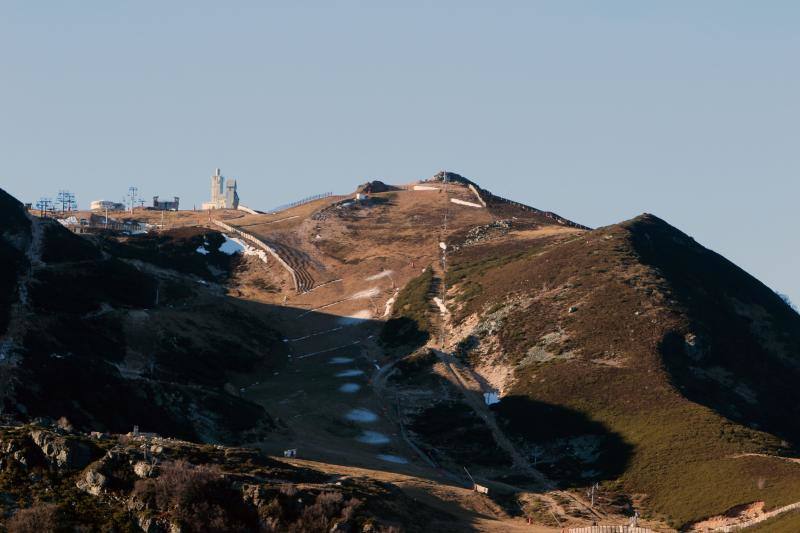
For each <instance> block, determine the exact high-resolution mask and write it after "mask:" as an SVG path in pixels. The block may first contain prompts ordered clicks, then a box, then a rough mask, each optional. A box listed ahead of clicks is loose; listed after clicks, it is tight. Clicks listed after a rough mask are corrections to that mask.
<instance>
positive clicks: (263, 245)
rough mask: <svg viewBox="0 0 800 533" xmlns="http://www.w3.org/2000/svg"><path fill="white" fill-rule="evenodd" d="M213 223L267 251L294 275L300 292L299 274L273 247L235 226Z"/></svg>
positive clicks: (295, 287)
mask: <svg viewBox="0 0 800 533" xmlns="http://www.w3.org/2000/svg"><path fill="white" fill-rule="evenodd" d="M212 222H213V223H214V224H216V225H217V226H219V227H220V228H222V229H224V230H225V231H230V232H231V233H235V234H236V235H238V236H240V237H241V238H243V239H244V240H246V241H249V242H251V243H253V244H255V245H256V246H258V247H259V248H262V249H264V250H266V251H267V252H268V253H269V254H270V255H271V256H272V257H274V258H275V260H276V261H278V263H280V264H281V266H282V267H283V268H285V269H286V270H287V271H288V272H289V274H291V275H292V281H294V289H295V290H296V291H298V292H300V290H301V287H300V283H299V282H298V280H297V272H295V270H294V269H293V268H292V267H291V266H289V263H287V262H286V261H284V260H283V258H282V257H281V256H280V255H278V252H276V251H275V250H274V249H273V248H272V247H271V246H269V245H267V244H266V243H265V242H263V241H261V240H260V239H258V238H256V237H254V236H253V235H251V234H249V233H245V232H244V231H242V230H240V229H239V228H234V227H233V226H229V225H228V224H225V223H224V222H222V221H220V220H217V219H212Z"/></svg>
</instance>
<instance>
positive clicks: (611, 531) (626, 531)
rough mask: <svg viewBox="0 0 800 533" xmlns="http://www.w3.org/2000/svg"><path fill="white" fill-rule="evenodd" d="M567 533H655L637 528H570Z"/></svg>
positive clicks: (643, 528) (644, 528)
mask: <svg viewBox="0 0 800 533" xmlns="http://www.w3.org/2000/svg"><path fill="white" fill-rule="evenodd" d="M567 531H569V533H656V532H655V531H653V530H652V529H648V528H646V527H639V526H588V527H571V528H569V529H568V530H567Z"/></svg>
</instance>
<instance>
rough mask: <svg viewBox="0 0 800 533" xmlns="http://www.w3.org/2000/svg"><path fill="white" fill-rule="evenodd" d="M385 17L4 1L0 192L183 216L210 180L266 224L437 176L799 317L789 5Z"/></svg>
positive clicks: (799, 156) (595, 7)
mask: <svg viewBox="0 0 800 533" xmlns="http://www.w3.org/2000/svg"><path fill="white" fill-rule="evenodd" d="M334 4H335V5H336V7H335V8H334V7H331V6H333V5H334ZM397 4H398V5H404V6H407V7H405V8H403V9H397V8H390V7H388V6H386V5H385V4H384V6H386V7H379V6H381V2H377V1H374V2H362V3H356V2H353V3H349V2H320V3H319V4H318V5H317V6H314V5H313V4H311V3H308V2H299V1H295V2H282V3H270V2H266V1H262V2H201V1H192V2H178V1H170V2H148V1H135V2H134V1H130V2H109V1H106V0H103V1H88V0H81V1H79V2H62V1H50V2H47V1H41V2H31V1H28V0H25V1H19V2H13V1H4V2H3V3H2V16H0V73H2V74H1V77H0V187H3V188H6V189H7V190H8V191H9V192H11V193H12V194H14V195H15V196H17V197H19V198H21V199H25V200H27V201H34V200H36V199H37V198H38V197H40V196H43V195H46V196H55V194H56V192H57V191H58V189H59V188H70V189H72V190H73V191H74V192H75V193H77V195H78V200H79V202H80V204H81V205H82V206H86V205H87V204H88V202H89V201H90V200H93V199H98V198H106V199H114V200H116V199H119V198H120V197H121V196H122V195H123V194H124V193H125V192H126V190H127V188H128V186H129V185H137V186H138V187H139V189H140V191H141V193H142V194H143V195H144V196H145V197H150V196H152V195H155V194H160V195H162V196H169V195H178V196H180V197H181V200H182V205H183V206H188V207H191V206H192V204H198V205H199V203H200V202H202V201H203V200H205V199H206V198H207V195H208V194H209V193H208V188H209V187H208V178H209V176H210V175H211V173H212V171H213V169H214V168H215V167H218V166H219V167H221V168H222V169H223V173H225V174H227V175H230V176H234V177H236V178H238V179H239V184H240V194H241V197H242V200H243V203H244V204H246V205H249V206H252V207H255V208H268V207H271V206H274V205H277V204H281V203H284V202H288V201H291V200H294V199H297V198H299V197H302V196H305V195H309V194H314V193H317V192H323V191H326V190H334V191H338V192H346V191H350V190H352V189H353V188H354V187H355V185H356V184H358V183H360V182H364V181H366V180H367V179H371V178H383V179H386V180H388V181H390V182H391V181H394V182H407V181H411V180H414V179H418V178H423V177H427V176H429V175H431V174H433V173H434V172H436V171H437V170H439V169H448V170H452V171H456V172H459V173H461V174H464V175H466V176H468V177H471V178H473V179H475V180H477V181H478V182H479V183H480V184H481V185H483V186H484V187H486V188H487V189H490V190H492V191H493V192H496V193H499V194H501V195H504V196H508V197H511V198H514V199H516V200H519V201H523V202H527V203H530V204H532V205H534V206H536V207H539V208H542V209H549V210H553V211H556V212H558V213H560V214H562V215H564V216H567V217H569V218H572V219H574V220H576V221H579V222H582V223H585V224H588V225H591V226H600V225H605V224H611V223H614V222H617V221H620V220H623V219H626V218H630V217H633V216H635V215H637V214H639V213H641V212H644V211H647V212H652V213H655V214H656V215H658V216H660V217H662V218H665V219H666V220H668V221H669V222H671V223H672V224H674V225H676V226H677V227H679V228H681V229H682V230H684V231H686V232H687V233H689V234H690V235H692V236H694V237H695V238H696V239H697V240H698V241H700V242H701V243H703V244H704V245H706V246H709V247H711V248H712V249H714V250H716V251H718V252H720V253H722V254H724V255H726V256H727V257H728V258H730V259H731V260H733V261H734V262H736V263H738V264H739V265H741V266H742V267H744V268H745V269H747V270H748V271H750V272H751V273H753V274H755V275H756V276H757V277H759V278H760V279H761V280H762V281H764V282H765V283H767V284H768V285H770V286H771V287H773V288H775V289H777V290H780V291H782V292H785V293H788V294H789V295H790V296H791V297H792V298H793V299H794V300H795V301H800V278H798V275H797V274H798V272H800V246H798V244H799V243H800V239H799V238H798V230H799V229H800V209H798V198H800V179H798V178H799V177H800V176H799V175H800V83H799V82H800V68H799V67H800V32H798V28H800V4H798V3H797V2H788V1H787V2H781V1H773V2H744V1H719V2H711V1H708V2H695V1H683V2H677V1H676V2H660V3H655V2H640V1H631V2H568V1H554V2H485V3H483V4H481V3H478V2H466V1H457V2H455V1H454V2H446V1H441V2H435V3H434V2H427V3H421V2H418V3H414V2H409V1H404V2H402V3H401V2H397ZM299 5H303V6H305V7H303V8H298V7H297V6H299ZM434 5H435V6H436V7H431V6H434ZM321 6H327V7H321ZM482 6H491V7H482Z"/></svg>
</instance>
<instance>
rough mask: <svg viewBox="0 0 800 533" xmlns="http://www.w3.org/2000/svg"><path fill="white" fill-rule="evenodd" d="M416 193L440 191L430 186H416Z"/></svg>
mask: <svg viewBox="0 0 800 533" xmlns="http://www.w3.org/2000/svg"><path fill="white" fill-rule="evenodd" d="M414 190H415V191H438V190H439V188H438V187H431V186H429V185H414Z"/></svg>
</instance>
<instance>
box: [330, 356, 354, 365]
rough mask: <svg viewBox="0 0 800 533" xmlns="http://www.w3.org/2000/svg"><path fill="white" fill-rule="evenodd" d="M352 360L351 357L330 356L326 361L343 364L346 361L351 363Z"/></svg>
mask: <svg viewBox="0 0 800 533" xmlns="http://www.w3.org/2000/svg"><path fill="white" fill-rule="evenodd" d="M352 362H353V358H352V357H333V358H331V360H330V361H328V363H329V364H332V365H345V364H347V363H352Z"/></svg>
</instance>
